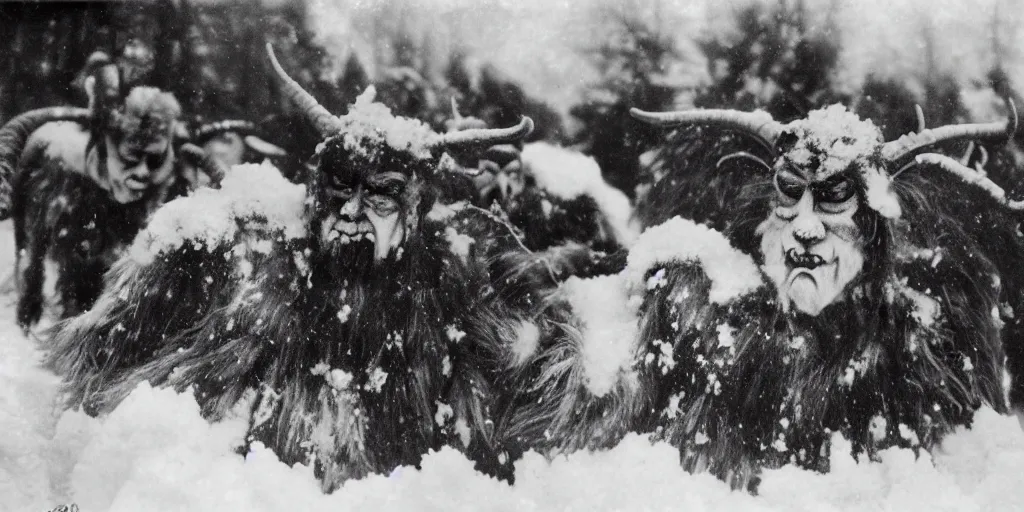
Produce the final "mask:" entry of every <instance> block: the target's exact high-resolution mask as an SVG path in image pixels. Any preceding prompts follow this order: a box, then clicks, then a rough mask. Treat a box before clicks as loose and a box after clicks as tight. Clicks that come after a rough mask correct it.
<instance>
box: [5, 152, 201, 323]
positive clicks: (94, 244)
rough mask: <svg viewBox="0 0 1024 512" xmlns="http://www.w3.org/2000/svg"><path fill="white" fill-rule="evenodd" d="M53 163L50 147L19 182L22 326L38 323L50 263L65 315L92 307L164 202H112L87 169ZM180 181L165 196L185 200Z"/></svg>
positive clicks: (25, 167) (30, 158)
mask: <svg viewBox="0 0 1024 512" xmlns="http://www.w3.org/2000/svg"><path fill="white" fill-rule="evenodd" d="M71 165H72V164H69V163H67V162H66V161H64V160H63V159H60V158H57V159H54V158H50V157H48V156H47V155H46V154H45V148H30V150H28V151H26V153H25V155H24V156H23V158H22V161H21V163H20V166H19V172H18V174H16V176H15V179H14V187H13V188H14V201H13V215H12V216H13V217H14V235H15V248H16V250H17V251H18V285H19V290H20V293H19V297H18V308H17V309H18V312H17V314H18V323H19V324H20V325H21V326H23V327H24V328H28V327H30V326H31V325H34V324H35V323H36V322H37V321H38V320H39V318H40V316H41V314H42V310H43V281H44V279H45V276H44V273H45V272H44V267H43V263H44V260H45V259H46V258H47V257H49V258H50V259H51V260H52V261H53V262H54V263H55V264H56V267H57V276H56V289H57V292H58V294H59V297H58V302H59V305H60V316H61V317H62V318H68V317H71V316H74V315H77V314H79V313H81V312H82V311H85V310H87V309H89V308H90V307H91V306H92V304H93V302H95V300H96V298H97V297H98V296H99V293H100V290H101V289H102V279H103V273H104V272H106V271H107V269H109V268H110V266H111V265H112V264H113V263H114V261H116V260H117V258H118V257H119V256H120V255H121V253H122V252H123V250H124V249H125V248H126V247H127V246H128V244H130V243H131V241H132V239H133V238H134V236H135V235H136V234H137V233H138V232H139V230H140V229H142V227H143V225H144V224H145V222H146V219H147V218H148V216H149V214H150V213H151V212H152V211H153V209H155V207H156V206H157V205H158V204H160V203H162V202H163V200H164V197H163V195H162V194H161V195H159V196H158V192H157V191H153V192H152V193H151V194H150V195H149V196H148V197H143V198H142V199H140V200H139V201H136V202H134V203H130V204H120V203H118V202H116V201H114V200H113V199H112V198H111V197H110V194H109V193H108V192H107V191H105V190H103V189H102V188H100V186H99V185H97V184H96V183H95V182H94V181H93V180H92V179H91V178H90V177H89V176H88V175H87V174H86V172H85V170H84V169H73V168H71ZM185 191H186V184H185V181H184V180H177V182H176V183H174V184H173V185H171V187H170V188H169V190H168V193H167V197H173V196H176V195H182V194H184V193H185Z"/></svg>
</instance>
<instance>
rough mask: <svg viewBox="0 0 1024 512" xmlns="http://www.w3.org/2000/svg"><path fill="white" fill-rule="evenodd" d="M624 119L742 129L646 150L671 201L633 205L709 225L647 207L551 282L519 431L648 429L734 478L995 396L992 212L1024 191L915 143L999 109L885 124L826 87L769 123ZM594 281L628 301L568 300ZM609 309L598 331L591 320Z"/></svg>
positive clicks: (996, 402)
mask: <svg viewBox="0 0 1024 512" xmlns="http://www.w3.org/2000/svg"><path fill="white" fill-rule="evenodd" d="M634 116H636V117H637V118H639V119H641V120H643V121H646V122H650V123H653V124H655V125H659V126H672V127H679V126H685V125H702V126H703V127H705V128H717V129H721V130H729V131H733V132H735V133H736V134H737V135H741V136H742V137H739V136H732V137H731V139H730V141H731V142H729V143H723V142H722V141H720V140H714V139H712V140H708V141H705V143H704V146H703V148H704V150H705V151H708V154H701V153H700V152H699V151H695V149H694V148H693V147H690V148H687V153H686V154H685V155H686V156H687V158H689V159H690V160H689V162H688V163H689V164H691V165H678V166H673V162H672V161H671V160H668V161H667V162H662V164H663V165H665V168H666V169H667V171H666V173H665V176H664V178H663V179H662V180H661V181H660V182H658V183H657V184H656V185H655V186H654V190H652V194H651V195H650V196H648V197H649V198H650V199H654V198H659V197H660V198H663V200H666V201H671V199H669V198H670V197H671V195H669V194H664V193H663V192H664V191H663V190H659V188H672V189H673V190H675V191H676V192H677V194H676V196H677V197H686V198H688V199H689V200H691V203H692V204H690V205H687V206H679V205H678V204H677V202H676V201H671V202H670V203H666V204H660V205H649V206H648V208H647V209H646V211H647V212H671V213H672V214H673V215H675V214H680V213H681V214H687V215H689V216H691V217H693V219H694V221H697V222H707V223H709V224H711V225H712V226H713V227H717V228H718V229H720V230H721V231H716V230H713V229H709V228H708V227H706V226H701V225H698V224H695V223H694V222H692V221H689V220H683V219H682V218H670V219H665V218H660V219H659V218H657V217H656V215H651V216H650V217H648V218H647V220H648V222H649V223H650V225H652V227H651V228H649V229H648V230H647V231H646V232H645V233H644V234H643V235H642V236H641V237H640V239H639V240H638V241H637V243H636V244H635V245H634V246H633V247H632V248H631V249H630V254H629V257H628V262H627V265H626V268H625V270H624V271H623V272H622V273H621V274H618V275H612V276H605V277H602V278H596V279H594V280H580V281H570V282H568V283H567V284H566V285H565V287H564V290H563V292H562V295H563V297H565V298H566V301H565V302H568V303H569V304H570V305H571V306H572V310H573V315H572V317H571V318H567V319H566V322H567V323H569V324H572V325H578V326H579V327H580V329H579V331H580V332H579V333H578V334H577V335H575V336H571V337H567V338H566V339H563V340H558V341H556V342H555V343H554V344H553V345H551V346H548V347H544V349H543V350H541V351H539V352H538V354H537V355H536V356H535V360H534V362H533V363H532V364H533V368H534V370H533V371H534V375H539V377H537V378H535V380H534V381H532V382H530V384H531V385H532V392H530V393H527V394H526V396H524V397H523V399H522V402H523V403H524V404H535V405H526V406H524V407H522V408H521V409H520V410H518V411H517V413H516V414H517V418H518V419H517V420H516V421H515V422H514V423H515V424H516V425H517V426H515V427H514V428H513V429H514V430H515V431H517V432H518V433H519V435H520V436H521V437H522V440H523V442H524V444H525V445H527V446H530V445H532V446H541V447H543V448H547V449H549V450H573V449H579V448H584V447H590V448H594V447H603V446H608V445H611V444H613V443H615V442H616V441H617V440H618V439H619V437H620V436H621V435H622V434H623V433H624V432H626V431H628V430H634V431H641V432H652V433H653V435H654V437H655V438H656V439H663V440H667V441H668V442H670V443H672V444H673V445H675V446H677V447H679V449H680V451H681V457H682V461H683V464H684V466H685V467H686V468H687V469H688V470H691V471H700V470H708V471H711V472H712V473H714V474H715V475H717V476H719V477H720V478H723V479H725V480H727V481H729V482H731V483H732V484H733V485H734V486H736V487H745V486H750V487H753V486H755V485H756V482H757V475H758V474H759V472H760V470H761V469H763V468H766V467H767V468H773V467H778V466H780V465H782V464H786V463H790V462H792V463H796V464H798V465H801V466H803V467H807V468H811V469H815V470H821V471H827V470H828V460H829V458H828V453H829V450H828V447H829V441H830V436H831V435H832V433H837V432H838V433H842V434H843V435H844V436H846V437H847V438H848V439H849V440H850V441H851V442H852V445H853V449H854V452H855V453H856V454H865V455H866V456H867V457H869V458H870V457H872V456H873V455H874V454H875V453H876V452H877V451H878V450H880V449H883V448H886V447H889V446H902V447H911V448H915V449H918V448H925V449H927V448H930V447H931V446H933V445H934V444H935V443H936V442H938V441H939V440H940V439H941V438H942V436H943V435H944V434H946V433H948V432H950V431H952V430H953V429H954V428H955V427H956V426H959V425H969V424H970V422H971V419H972V416H973V413H974V411H975V410H977V409H978V408H979V407H981V406H990V407H993V408H995V409H996V410H997V411H1005V410H1006V403H1005V398H1004V390H1003V388H1002V385H1001V382H1002V378H1003V368H1004V348H1003V340H1005V341H1006V344H1007V346H1008V347H1009V346H1011V344H1012V343H1014V341H1015V340H1019V339H1020V329H1019V327H1018V325H1019V324H1018V323H1017V321H1016V320H1014V317H1013V313H1012V312H1013V310H1016V311H1018V316H1019V311H1021V309H1020V308H1021V307H1022V306H1024V302H1022V301H1021V298H1022V297H1021V293H1020V292H1021V288H1020V286H1019V283H1018V277H1017V276H1016V275H1015V274H1019V269H1020V268H1021V266H1022V264H1024V244H1022V243H1021V239H1020V235H1019V233H1016V229H1017V228H1016V225H1017V221H1016V217H1015V215H1013V214H1014V213H1015V212H1016V210H1019V209H1021V208H1022V207H1024V205H1022V204H1020V203H1017V202H1014V201H1009V200H1008V199H1007V198H1006V196H1005V194H1004V193H1003V191H1002V189H1000V188H999V187H998V186H996V185H995V184H994V183H992V182H991V181H989V180H988V179H987V178H985V176H984V175H983V174H982V173H980V172H978V171H977V170H974V169H969V168H967V167H964V166H963V165H962V164H960V163H959V162H957V161H956V160H954V159H951V158H949V157H946V156H942V155H939V154H935V153H925V154H921V153H920V151H921V150H922V149H924V148H926V147H929V146H931V145H933V144H936V143H940V142H943V141H949V140H953V139H979V138H990V139H996V138H1005V137H1007V136H1008V134H1012V133H1013V131H1014V130H1015V129H1016V113H1015V112H1014V113H1013V116H1012V117H1011V120H1010V122H1008V123H1006V124H1003V123H992V124H983V125H961V126H951V127H943V128H939V129H935V130H925V131H922V132H920V133H917V134H911V135H907V136H905V137H903V138H901V139H899V140H897V141H894V142H889V143H882V142H881V141H880V132H879V131H878V129H877V128H876V127H875V126H874V125H873V124H871V123H870V122H866V121H862V120H860V119H859V118H857V117H856V116H855V115H853V114H851V113H849V112H847V111H846V110H845V109H844V108H843V107H842V106H832V107H829V108H826V109H822V110H817V111H814V112H811V113H810V114H809V116H808V117H807V118H806V119H802V120H798V121H794V122H792V123H790V124H788V125H782V124H780V123H777V122H775V121H773V120H772V119H771V117H770V116H768V115H767V114H764V113H741V112H736V111H715V110H700V111H690V112H679V113H663V114H651V113H645V112H640V111H634ZM678 154H679V153H675V152H673V150H672V149H671V148H669V149H667V150H666V151H665V152H664V155H663V156H662V157H661V158H671V157H672V156H677V155H678ZM694 162H698V163H702V164H703V165H704V166H703V167H701V166H695V165H692V164H693V163H694ZM687 185H688V186H689V187H690V188H687V187H686V186H687ZM708 187H710V188H711V189H710V190H709V189H708ZM608 289H612V290H617V292H618V293H619V294H620V295H621V296H622V297H623V300H622V301H623V302H624V303H625V304H626V306H625V307H624V309H626V310H627V311H634V312H635V316H628V317H621V315H620V316H619V317H615V315H611V314H595V311H594V308H593V307H588V306H587V303H586V302H585V301H584V302H582V303H581V301H580V300H579V297H580V296H585V295H586V294H587V292H588V291H589V292H590V293H591V294H592V293H597V292H599V291H601V290H608ZM581 290H583V291H582V292H581ZM630 296H633V298H634V300H632V301H629V300H627V299H626V297H630ZM598 313H601V312H600V311H598ZM609 322H612V325H613V326H614V325H618V326H619V327H620V330H619V331H617V334H618V337H617V338H615V339H603V338H602V336H601V335H600V332H598V333H594V331H595V330H596V329H597V328H598V327H600V325H594V324H595V323H597V324H607V323H609ZM616 322H617V323H616ZM604 330H605V331H607V330H608V329H604ZM567 332H571V331H567ZM605 338H607V336H605ZM621 339H630V340H632V343H625V344H621V343H619V341H618V340H621ZM601 344H604V346H603V347H601ZM595 346H597V347H598V348H594V347H595ZM598 349H600V350H602V351H603V352H605V353H609V352H610V353H611V354H612V355H613V356H616V355H617V356H618V358H617V359H615V360H614V362H613V363H608V362H607V361H603V360H602V358H599V357H596V356H594V355H593V352H594V350H598ZM603 359H608V357H604V358H603ZM1012 361H1013V360H1012V359H1011V362H1012Z"/></svg>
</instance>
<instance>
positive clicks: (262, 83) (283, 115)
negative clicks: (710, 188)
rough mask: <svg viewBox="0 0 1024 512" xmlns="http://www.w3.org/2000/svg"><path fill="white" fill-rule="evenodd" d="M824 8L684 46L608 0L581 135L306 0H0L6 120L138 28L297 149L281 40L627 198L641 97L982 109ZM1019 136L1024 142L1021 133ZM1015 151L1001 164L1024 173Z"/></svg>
mask: <svg viewBox="0 0 1024 512" xmlns="http://www.w3.org/2000/svg"><path fill="white" fill-rule="evenodd" d="M832 8H833V9H836V8H838V7H835V6H834V7H832ZM817 14H819V15H818V16H816V22H815V23H811V22H809V21H808V20H809V18H810V17H811V16H810V13H809V12H808V9H807V7H806V6H805V4H804V3H803V2H800V1H795V2H792V1H787V0H779V1H776V2H767V3H753V4H750V5H749V6H747V7H745V8H741V9H738V10H737V11H736V12H735V15H734V18H735V19H734V20H733V23H734V25H735V29H734V30H731V31H728V33H725V34H714V35H711V36H705V37H698V38H696V40H693V41H689V42H690V43H694V44H692V45H691V47H690V48H688V49H687V50H681V49H680V48H681V46H682V45H680V40H679V38H680V37H686V36H685V35H682V34H679V33H677V32H674V31H670V30H663V29H659V28H657V27H656V26H655V24H654V23H652V22H651V20H650V19H649V18H644V17H643V16H641V15H640V14H638V13H634V12H631V11H629V10H628V9H618V10H615V9H613V10H606V11H604V12H603V14H602V15H603V16H605V17H607V27H608V32H607V33H605V34H602V37H601V38H595V43H594V45H592V46H591V47H588V48H581V49H580V58H583V59H587V60H588V61H589V62H590V63H592V64H593V66H594V68H595V69H596V70H597V71H598V77H599V78H598V79H597V80H596V81H595V82H594V83H592V84H589V86H588V87H587V89H586V90H585V91H584V93H583V94H581V96H580V98H579V100H578V103H577V104H576V105H575V106H573V107H572V108H571V109H570V110H569V115H570V116H571V117H572V118H573V119H572V121H574V123H573V124H574V125H575V126H578V129H576V130H573V132H572V133H569V132H567V129H566V126H565V123H564V120H563V119H562V118H561V116H560V115H559V113H557V112H556V111H555V110H554V109H552V108H551V107H549V106H548V105H546V104H545V103H544V102H543V101H541V100H540V99H538V98H532V97H530V96H529V95H528V94H527V93H526V92H525V91H524V89H523V88H522V87H521V86H520V85H519V84H517V83H516V82H514V81H513V80H511V79H509V78H508V77H506V76H505V75H503V74H502V73H501V72H500V71H499V70H498V69H497V68H495V67H493V66H489V65H483V66H482V67H480V66H476V67H474V66H470V65H469V64H468V61H469V58H468V57H469V53H468V52H469V51H470V50H469V49H456V50H454V51H452V52H451V54H450V55H448V56H442V57H441V58H440V59H438V58H436V56H435V55H432V54H431V52H433V51H435V50H434V49H433V48H431V47H430V40H429V38H423V37H418V36H417V35H415V34H411V33H408V32H403V31H402V30H401V29H400V28H399V29H395V30H393V31H392V32H390V33H386V34H383V35H381V34H377V35H376V36H375V40H374V44H377V45H380V46H386V47H387V48H388V49H389V51H387V52H384V51H378V52H374V57H372V58H375V59H379V60H381V62H373V63H372V64H373V65H372V66H370V68H372V69H374V70H376V73H375V76H371V75H370V74H369V73H368V72H367V69H368V66H367V64H368V63H364V62H362V61H361V60H360V57H359V56H358V55H357V54H356V53H355V52H351V53H350V54H349V55H347V56H346V60H345V61H344V63H343V64H342V65H341V66H338V65H337V64H336V63H334V62H333V61H332V59H333V58H335V57H334V56H331V55H329V53H328V52H327V50H326V49H325V48H323V47H322V46H320V45H319V44H317V42H316V38H315V37H314V34H312V33H310V31H309V30H308V29H307V28H306V27H307V26H309V23H307V21H308V17H309V16H311V15H312V14H311V13H310V12H309V8H308V5H307V3H306V2H304V1H301V0H296V1H294V2H271V3H264V2H260V1H258V0H224V1H220V2H207V1H203V2H195V1H191V0H150V1H139V2H68V3H60V2H47V3H37V2H29V3H7V2H5V3H0V66H2V68H0V69H3V70H4V72H3V73H0V119H7V118H9V117H10V116H12V115H14V114H17V113H19V112H22V111H25V110H28V109H31V108H37V107H41V106H49V105H55V104H78V105H82V104H84V102H85V98H84V97H83V94H82V91H81V89H80V85H79V83H80V76H79V73H80V71H81V69H82V67H83V65H84V64H85V62H86V59H87V58H88V56H89V55H90V54H91V53H92V52H93V51H96V50H102V51H106V52H108V53H110V54H112V55H116V54H118V53H119V52H121V51H122V49H123V48H124V47H125V45H126V44H128V42H129V41H131V40H133V39H134V40H137V41H140V42H141V43H142V44H143V46H145V47H146V48H148V49H149V50H151V52H152V56H153V61H154V66H153V68H152V71H151V72H150V73H149V76H147V77H145V82H147V83H149V84H151V85H155V86H158V87H161V88H163V89H166V90H170V91H172V92H174V93H175V95H176V96H177V97H178V99H179V100H180V101H181V103H182V106H183V107H184V109H185V112H186V113H187V114H188V115H189V116H190V120H192V121H194V122H202V121H205V120H211V119H212V120H215V119H223V118H231V117H244V118H248V119H250V120H252V121H255V122H262V123H264V124H265V125H266V126H267V127H273V128H274V129H273V130H272V135H273V136H275V137H277V138H278V142H279V143H281V144H282V145H283V146H285V147H286V149H289V150H290V151H291V152H292V153H293V154H296V155H304V154H306V155H308V153H309V151H311V148H312V145H314V144H315V142H316V141H317V139H318V137H317V136H316V134H313V133H310V129H309V127H307V126H305V125H304V124H303V123H302V121H301V120H300V119H297V118H295V117H293V116H292V115H291V113H290V112H289V111H288V108H289V106H288V105H286V104H284V103H283V102H281V101H280V98H279V93H278V90H277V86H276V84H275V82H274V80H273V78H272V75H271V73H270V72H269V71H270V69H269V63H268V61H267V59H266V56H265V54H264V44H265V42H267V41H270V42H272V43H273V44H274V46H275V48H276V51H277V53H278V56H279V58H280V60H281V61H282V63H283V64H284V66H285V68H286V69H287V70H288V72H289V73H290V74H291V75H292V76H293V77H294V78H295V79H296V80H298V81H299V82H300V83H301V84H302V85H303V86H304V87H305V88H306V89H307V90H308V91H310V92H311V93H312V94H313V95H314V96H316V97H317V98H318V99H319V100H320V101H321V102H322V103H323V104H324V106H326V107H327V108H328V109H329V110H330V111H332V112H335V113H338V114H342V113H344V112H345V111H346V108H347V105H348V104H349V103H351V102H352V101H353V100H354V99H355V96H356V95H357V94H359V93H360V92H362V91H363V90H364V89H365V88H366V86H367V85H369V84H371V83H372V84H374V85H375V86H376V87H377V90H378V100H380V101H382V102H384V103H385V104H387V105H389V106H390V107H392V109H393V110H395V111H396V112H397V113H399V114H402V115H407V116H412V117H417V118H419V119H422V120H424V121H426V122H428V123H430V124H431V125H432V126H433V127H434V128H435V129H437V130H443V129H444V128H445V124H444V122H445V121H446V120H448V119H450V118H451V116H452V112H451V100H452V99H455V100H456V102H457V104H458V106H459V110H460V112H461V114H462V115H472V116H476V117H480V118H482V119H484V120H485V121H487V122H488V123H490V124H491V125H492V126H509V125H511V124H513V123H515V122H516V121H517V120H518V118H519V116H521V115H528V116H530V117H532V118H533V119H534V121H535V123H536V126H537V129H536V131H535V133H534V134H533V136H532V139H534V140H537V139H546V140H551V141H556V142H560V143H563V144H567V145H573V146H575V147H577V148H578V149H581V150H582V151H584V152H586V153H589V154H591V155H593V156H594V157H595V159H597V161H598V163H599V164H600V165H601V167H602V169H603V170H604V172H605V173H606V177H607V179H608V181H609V182H610V183H612V184H613V185H615V186H617V187H619V188H621V189H622V190H624V191H625V192H627V194H632V193H633V188H634V187H635V185H636V184H637V179H638V176H639V175H640V173H639V164H638V160H639V156H640V155H641V154H642V153H643V152H644V151H646V150H648V149H650V148H652V147H654V146H655V145H657V144H658V143H660V142H661V141H663V140H664V134H663V133H660V132H659V131H657V130H654V129H652V128H650V127H647V126H643V125H641V124H639V123H637V122H634V121H633V120H632V119H631V118H630V117H629V115H628V110H629V108H631V107H639V108H642V109H646V110H669V109H673V108H677V107H688V106H697V107H707V108H738V109H741V110H752V109H755V108H760V109H764V110H766V111H768V112H769V113H771V114H772V115H773V116H774V117H775V118H776V119H778V120H781V121H789V120H792V119H796V118H800V117H803V116H804V115H806V113H807V112H808V111H810V110H813V109H815V108H818V107H821V106H824V105H828V104H831V103H836V102H840V103H843V104H845V105H847V106H848V107H850V108H851V109H853V110H854V111H856V112H857V113H859V114H860V115H862V116H864V117H868V118H870V119H872V120H874V121H875V122H876V124H878V125H879V126H880V127H881V128H882V130H883V133H884V134H885V136H886V138H887V139H892V138H896V137H898V136H899V135H902V134H904V133H907V132H908V131H911V130H914V129H916V127H917V118H916V116H915V112H914V105H915V104H920V105H921V106H922V108H923V110H924V112H925V118H926V119H927V120H928V124H929V126H938V125H942V124H948V123H955V122H966V121H971V120H974V119H970V117H971V116H970V112H969V109H968V107H967V106H966V105H965V104H964V102H963V98H962V94H961V92H962V91H961V84H958V83H957V81H956V80H955V79H954V78H953V77H952V76H949V75H946V74H943V73H941V72H938V71H935V70H932V69H930V68H929V69H928V70H927V71H926V73H925V74H924V76H920V77H913V78H914V81H915V82H916V83H919V84H921V86H920V87H916V88H915V87H911V86H910V85H909V82H908V81H907V80H902V81H901V80H897V79H893V78H891V77H884V78H882V77H872V76H869V77H866V78H865V80H864V82H863V85H862V86H859V87H858V88H857V90H849V87H846V86H845V85H844V84H842V83H839V82H838V79H837V77H838V76H839V71H840V70H838V69H837V67H838V65H839V61H840V52H841V50H842V48H841V47H840V43H839V41H840V38H839V34H838V33H837V29H836V27H835V26H834V24H833V23H832V22H831V19H832V16H831V15H830V13H825V15H824V16H821V15H820V13H817ZM926 42H927V41H926ZM926 49H927V45H926ZM687 52H690V53H693V52H696V53H697V55H690V54H687ZM438 61H441V62H444V63H445V64H444V65H443V69H433V68H430V69H428V67H429V66H437V64H436V63H437V62H438ZM681 63H684V64H682V65H681ZM693 66H703V68H704V69H692V68H693ZM681 68H682V69H681ZM687 73H691V74H699V75H701V76H702V77H704V78H703V79H702V80H700V81H699V83H697V84H696V85H695V83H696V82H695V81H694V80H687V79H680V76H679V75H680V74H683V75H685V74H687ZM976 85H977V87H978V88H981V89H988V90H991V91H993V92H994V93H995V95H998V96H1010V97H1014V98H1015V99H1017V100H1018V104H1019V105H1024V102H1021V101H1019V100H1020V98H1019V97H1018V96H1017V95H1016V93H1015V92H1014V91H1015V88H1014V84H1012V83H1010V80H1009V79H1008V76H1007V74H1006V73H1005V72H1004V71H1003V70H1002V69H1000V68H999V66H998V65H996V66H995V67H994V68H993V69H992V70H991V73H989V76H988V83H985V84H976ZM1018 141H1024V135H1022V134H1021V133H1018ZM1016 163H1017V162H1016V161H1015V160H1014V161H1011V162H1007V163H1005V164H1003V165H1002V166H1003V167H1005V168H1007V169H1016Z"/></svg>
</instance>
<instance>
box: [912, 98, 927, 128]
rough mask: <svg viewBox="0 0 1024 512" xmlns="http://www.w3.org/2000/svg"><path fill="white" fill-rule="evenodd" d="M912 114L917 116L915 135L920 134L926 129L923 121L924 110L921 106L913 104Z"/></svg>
mask: <svg viewBox="0 0 1024 512" xmlns="http://www.w3.org/2000/svg"><path fill="white" fill-rule="evenodd" d="M914 114H915V115H917V133H921V132H923V131H925V130H926V129H927V128H928V125H927V124H925V121H924V109H923V108H921V105H919V104H917V103H915V104H914Z"/></svg>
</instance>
